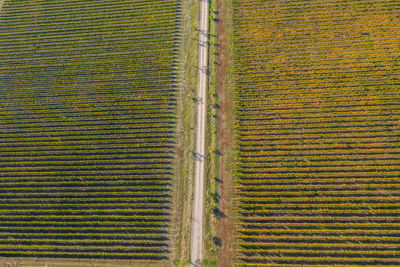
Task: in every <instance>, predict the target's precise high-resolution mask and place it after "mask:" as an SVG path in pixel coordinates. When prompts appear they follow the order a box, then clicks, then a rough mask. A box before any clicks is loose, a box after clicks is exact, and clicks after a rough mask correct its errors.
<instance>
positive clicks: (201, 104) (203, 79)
mask: <svg viewBox="0 0 400 267" xmlns="http://www.w3.org/2000/svg"><path fill="white" fill-rule="evenodd" d="M207 53H208V0H200V23H199V76H198V85H197V86H198V95H197V135H196V151H195V163H196V164H195V178H194V191H193V192H194V193H193V194H194V199H193V215H192V240H191V263H192V266H200V265H199V264H200V263H201V261H202V260H203V219H204V218H203V216H204V167H205V166H204V162H205V139H206V120H207V117H206V116H207V113H206V111H207V102H206V100H207V72H208V55H207Z"/></svg>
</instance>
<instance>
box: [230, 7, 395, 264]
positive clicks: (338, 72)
mask: <svg viewBox="0 0 400 267" xmlns="http://www.w3.org/2000/svg"><path fill="white" fill-rule="evenodd" d="M232 3H233V18H232V19H233V26H234V33H233V37H232V38H233V40H232V41H233V46H234V50H233V51H234V52H233V56H234V59H233V60H234V71H233V72H234V86H235V89H234V90H235V92H234V98H235V99H234V101H235V135H236V137H235V139H236V149H237V162H236V167H235V168H236V172H235V184H236V186H235V191H236V196H237V199H236V211H235V212H236V214H237V220H236V222H235V225H236V232H237V244H236V257H235V261H236V263H237V264H238V265H239V266H269V265H271V266H277V265H288V266H289V265H290V266H292V265H293V266H294V265H295V266H299V265H301V264H303V265H308V264H309V265H315V266H323V265H329V266H332V265H334V264H339V265H351V266H354V265H362V266H370V265H392V266H399V265H400V178H399V177H400V76H399V73H400V63H399V62H400V46H399V41H400V39H399V36H400V5H399V2H398V1H394V0H357V1H356V0H344V1H338V0H322V1H321V0H291V1H289V0H279V1H264V0H254V1H249V0H232Z"/></svg>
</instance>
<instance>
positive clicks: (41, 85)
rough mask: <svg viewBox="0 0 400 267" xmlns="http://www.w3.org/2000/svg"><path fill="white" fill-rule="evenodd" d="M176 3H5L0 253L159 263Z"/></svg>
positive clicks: (163, 243)
mask: <svg viewBox="0 0 400 267" xmlns="http://www.w3.org/2000/svg"><path fill="white" fill-rule="evenodd" d="M179 3H180V1H177V0H163V1H159V0H157V1H156V0H134V1H127V0H97V1H87V0H85V1H83V0H68V1H67V0H52V1H44V0H31V1H29V0H24V1H20V0H18V1H17V0H3V6H2V10H1V13H0V170H1V172H0V194H1V197H0V221H1V223H0V256H2V257H24V256H30V257H51V258H59V257H67V258H69V257H71V258H107V259H150V260H163V259H168V258H169V256H170V253H171V249H170V247H171V244H170V243H171V238H170V229H171V226H172V225H171V222H170V220H171V209H172V201H173V199H172V193H171V191H172V189H171V188H172V186H171V185H172V184H173V183H174V179H175V176H174V172H175V170H174V166H175V165H174V164H175V157H176V156H175V146H176V131H175V129H176V100H177V85H176V77H177V61H176V58H177V42H178V39H179V38H180V37H179V34H178V28H179V23H180V19H179V17H180V7H179V5H180V4H179Z"/></svg>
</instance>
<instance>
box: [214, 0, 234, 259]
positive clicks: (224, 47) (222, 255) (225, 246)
mask: <svg viewBox="0 0 400 267" xmlns="http://www.w3.org/2000/svg"><path fill="white" fill-rule="evenodd" d="M223 2H224V1H223V0H219V1H218V11H219V16H218V18H219V22H218V26H217V27H218V44H219V50H218V68H217V85H218V89H219V99H220V102H219V105H220V111H219V121H218V129H219V131H218V142H219V144H218V146H219V150H220V152H221V157H220V164H219V175H220V177H219V179H220V180H222V182H220V184H219V188H218V190H219V194H220V196H221V198H220V209H221V211H222V212H223V213H224V214H225V215H226V217H224V218H221V219H220V225H219V237H220V238H221V244H222V247H221V249H220V251H219V253H218V266H221V267H227V266H232V265H233V255H234V249H233V247H234V245H233V236H234V227H233V218H232V212H231V209H230V208H231V207H232V193H233V179H232V158H231V157H232V153H231V151H232V149H233V138H232V137H233V133H232V130H233V129H232V128H231V125H232V119H233V118H232V99H231V94H230V92H229V85H230V84H231V83H230V82H229V79H230V77H228V76H227V67H228V63H229V62H231V59H230V55H229V50H228V39H227V31H226V30H227V26H226V23H227V10H226V7H225V5H224V3H223Z"/></svg>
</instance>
